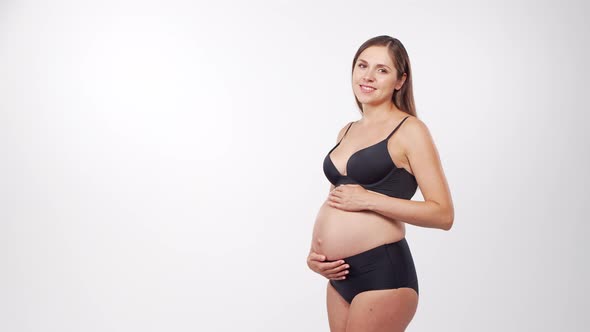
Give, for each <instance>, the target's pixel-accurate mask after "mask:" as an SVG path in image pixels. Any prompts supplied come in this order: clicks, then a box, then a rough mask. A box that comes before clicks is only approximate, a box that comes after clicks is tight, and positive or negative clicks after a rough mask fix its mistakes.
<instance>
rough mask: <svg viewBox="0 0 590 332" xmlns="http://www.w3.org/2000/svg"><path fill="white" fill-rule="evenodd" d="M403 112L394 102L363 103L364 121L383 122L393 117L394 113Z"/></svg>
mask: <svg viewBox="0 0 590 332" xmlns="http://www.w3.org/2000/svg"><path fill="white" fill-rule="evenodd" d="M397 112H401V111H400V110H399V109H398V108H397V107H396V106H395V105H394V104H393V103H392V102H387V103H382V104H379V105H370V104H363V122H367V123H382V122H384V121H387V120H389V119H391V115H392V114H393V113H397Z"/></svg>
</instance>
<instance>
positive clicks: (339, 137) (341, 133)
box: [336, 121, 354, 142]
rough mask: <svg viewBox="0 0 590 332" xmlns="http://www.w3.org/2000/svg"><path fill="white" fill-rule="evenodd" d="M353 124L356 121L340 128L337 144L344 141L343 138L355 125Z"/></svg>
mask: <svg viewBox="0 0 590 332" xmlns="http://www.w3.org/2000/svg"><path fill="white" fill-rule="evenodd" d="M353 122H354V121H350V122H347V123H346V124H345V125H344V126H343V127H342V128H340V131H339V132H338V137H337V139H336V142H339V141H340V140H341V139H342V137H344V134H345V133H346V131H347V130H348V128H349V127H350V126H351V125H352V124H353Z"/></svg>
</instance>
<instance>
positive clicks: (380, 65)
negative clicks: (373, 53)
mask: <svg viewBox="0 0 590 332" xmlns="http://www.w3.org/2000/svg"><path fill="white" fill-rule="evenodd" d="M356 61H362V62H365V63H368V62H367V61H365V60H363V59H361V58H358V59H357V60H356ZM377 67H385V68H387V69H389V70H391V68H389V66H388V65H384V64H382V63H378V64H377Z"/></svg>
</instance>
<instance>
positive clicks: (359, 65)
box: [357, 63, 366, 68]
mask: <svg viewBox="0 0 590 332" xmlns="http://www.w3.org/2000/svg"><path fill="white" fill-rule="evenodd" d="M357 67H359V68H365V67H366V66H365V64H363V63H359V64H358V65H357Z"/></svg>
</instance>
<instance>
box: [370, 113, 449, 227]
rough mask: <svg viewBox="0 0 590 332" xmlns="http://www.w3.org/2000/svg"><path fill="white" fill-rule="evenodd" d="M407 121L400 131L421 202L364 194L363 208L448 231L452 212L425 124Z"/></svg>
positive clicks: (436, 155)
mask: <svg viewBox="0 0 590 332" xmlns="http://www.w3.org/2000/svg"><path fill="white" fill-rule="evenodd" d="M408 120H413V121H406V122H409V123H406V127H405V128H404V129H406V130H404V131H405V132H406V133H407V142H411V143H408V144H407V148H406V155H407V157H408V160H409V161H410V165H411V168H412V172H413V174H414V176H415V177H416V181H417V182H418V186H419V187H420V191H421V192H422V196H423V197H424V202H418V201H411V200H405V199H400V198H395V197H389V196H385V195H381V194H379V193H376V192H373V191H368V195H369V196H368V197H367V200H366V209H367V210H370V211H374V212H376V213H379V214H381V215H384V216H386V217H389V218H392V219H399V220H402V221H404V222H406V223H409V224H412V225H415V226H421V227H430V228H440V229H443V230H450V229H451V227H452V226H453V221H454V216H455V212H454V208H453V202H452V199H451V193H450V190H449V186H448V183H447V180H446V178H445V175H444V172H443V169H442V166H441V162H440V158H439V154H438V151H437V149H436V146H435V145H434V141H433V139H432V136H431V135H430V132H429V130H428V128H427V127H426V125H425V124H424V123H423V122H422V121H420V120H418V119H417V118H413V119H408Z"/></svg>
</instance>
